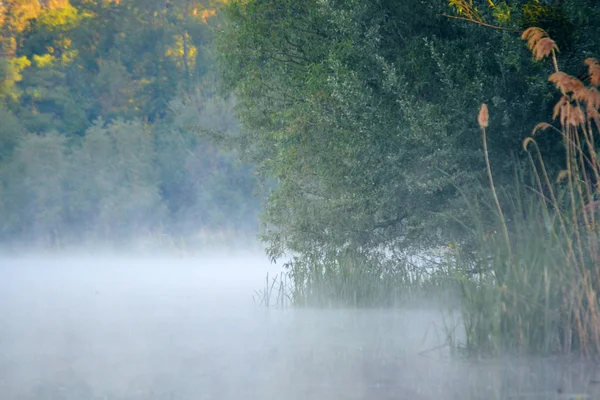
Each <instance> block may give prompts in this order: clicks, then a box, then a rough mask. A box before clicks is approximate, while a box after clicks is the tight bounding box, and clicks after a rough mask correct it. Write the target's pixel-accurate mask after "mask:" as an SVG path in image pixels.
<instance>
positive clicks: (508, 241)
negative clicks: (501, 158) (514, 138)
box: [481, 126, 512, 262]
mask: <svg viewBox="0 0 600 400" xmlns="http://www.w3.org/2000/svg"><path fill="white" fill-rule="evenodd" d="M481 134H482V137H483V155H484V157H485V166H486V169H487V174H488V178H489V180H490V186H491V188H492V195H493V196H494V201H495V202H496V207H497V208H498V214H499V215H500V220H501V222H502V231H503V233H504V240H505V241H506V246H507V248H508V256H509V259H510V260H511V262H512V251H511V247H510V239H509V237H508V228H507V227H506V219H505V218H504V213H503V212H502V207H501V206H500V201H499V200H498V195H497V194H496V187H495V186H494V178H493V177H492V168H491V166H490V158H489V156H488V148H487V138H486V133H485V127H484V126H482V127H481Z"/></svg>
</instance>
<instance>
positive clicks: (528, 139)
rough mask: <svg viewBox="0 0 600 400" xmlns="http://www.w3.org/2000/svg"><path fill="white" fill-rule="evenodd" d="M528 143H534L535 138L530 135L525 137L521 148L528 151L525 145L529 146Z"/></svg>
mask: <svg viewBox="0 0 600 400" xmlns="http://www.w3.org/2000/svg"><path fill="white" fill-rule="evenodd" d="M529 143H535V140H534V139H533V138H532V137H528V138H525V140H523V150H525V151H528V150H527V146H529Z"/></svg>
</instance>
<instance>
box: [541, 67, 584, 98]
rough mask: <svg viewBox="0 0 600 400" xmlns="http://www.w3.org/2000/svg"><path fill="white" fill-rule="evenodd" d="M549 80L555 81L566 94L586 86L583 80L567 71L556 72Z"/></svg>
mask: <svg viewBox="0 0 600 400" xmlns="http://www.w3.org/2000/svg"><path fill="white" fill-rule="evenodd" d="M548 80H549V81H550V82H552V83H554V85H555V86H556V87H557V88H558V89H559V90H560V91H561V92H563V93H565V94H566V93H575V92H577V91H579V90H582V89H584V88H585V85H584V84H583V82H581V81H580V80H579V79H577V78H575V77H573V76H571V75H569V74H567V73H565V72H560V71H559V72H555V73H553V74H552V75H550V77H549V78H548Z"/></svg>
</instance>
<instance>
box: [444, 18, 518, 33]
mask: <svg viewBox="0 0 600 400" xmlns="http://www.w3.org/2000/svg"><path fill="white" fill-rule="evenodd" d="M442 17H446V18H453V19H458V20H461V21H467V22H472V23H474V24H477V25H481V26H485V27H486V28H492V29H497V30H500V31H509V32H516V33H521V31H520V30H518V29H513V28H503V27H501V26H496V25H490V24H486V23H485V22H481V21H476V20H474V19H472V18H464V17H457V16H454V15H448V14H442Z"/></svg>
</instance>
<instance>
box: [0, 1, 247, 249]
mask: <svg viewBox="0 0 600 400" xmlns="http://www.w3.org/2000/svg"><path fill="white" fill-rule="evenodd" d="M221 4H222V2H221V1H216V2H215V1H192V2H190V1H180V0H171V1H167V2H164V1H153V0H133V1H123V2H114V1H76V0H74V1H72V2H69V1H53V0H50V1H48V2H44V3H43V4H42V3H40V2H38V1H37V0H31V1H30V0H9V1H4V2H2V4H0V45H1V47H0V121H2V123H1V124H0V193H1V200H2V201H0V219H1V220H2V221H3V224H2V226H1V229H0V240H1V241H2V242H3V243H9V244H10V243H14V242H21V243H26V244H33V243H34V242H35V243H36V244H38V245H42V246H62V245H65V244H77V243H81V242H92V243H96V242H102V243H111V242H112V243H118V244H121V245H124V244H127V243H130V242H131V241H134V240H136V239H137V238H138V237H140V236H152V237H156V238H158V237H162V238H163V239H161V240H166V239H164V237H165V236H164V235H167V236H168V237H170V238H177V237H181V236H187V237H191V236H194V235H198V232H203V233H202V235H205V233H206V232H211V231H222V232H233V231H236V232H239V233H240V234H252V233H253V232H255V231H256V213H257V209H258V207H259V204H258V200H257V199H255V198H254V196H253V191H254V189H255V182H254V179H253V174H252V168H251V167H250V166H249V165H238V163H237V155H236V154H237V153H236V151H237V150H236V149H235V148H233V147H227V146H225V144H224V143H222V141H219V140H218V138H217V137H216V136H214V135H207V134H205V133H202V134H197V133H195V132H192V131H190V130H189V126H187V125H190V124H192V125H198V126H200V127H201V128H202V132H208V131H207V130H215V131H219V132H220V134H219V135H221V136H223V135H225V136H228V137H233V136H235V134H236V133H235V132H236V129H237V122H236V121H235V119H234V117H233V115H232V100H231V99H230V98H220V97H215V96H212V95H210V94H209V95H206V93H208V92H209V91H210V92H212V91H214V90H213V89H212V88H209V86H211V84H209V83H208V81H205V80H204V76H205V75H206V74H207V72H209V71H211V70H212V69H213V67H212V61H211V59H210V55H209V51H208V50H207V48H208V47H209V46H210V43H211V40H212V36H211V35H212V34H211V30H210V29H209V25H212V24H214V23H215V21H218V19H219V18H220V17H219V16H218V14H217V13H216V11H217V10H216V8H218V7H220V6H221ZM198 93H203V94H202V95H198ZM175 240H176V239H173V241H175ZM167 241H168V240H167ZM206 242H207V243H208V242H210V240H208V239H207V240H206Z"/></svg>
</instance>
